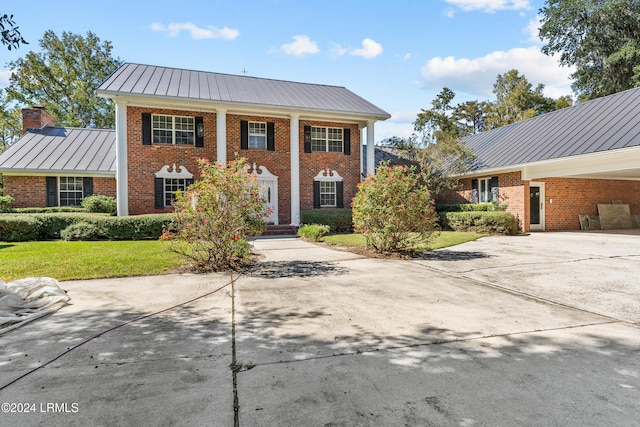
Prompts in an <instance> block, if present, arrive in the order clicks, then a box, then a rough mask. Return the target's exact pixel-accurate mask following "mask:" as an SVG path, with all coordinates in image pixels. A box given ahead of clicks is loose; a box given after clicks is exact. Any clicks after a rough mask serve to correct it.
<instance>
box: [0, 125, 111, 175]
mask: <svg viewBox="0 0 640 427" xmlns="http://www.w3.org/2000/svg"><path fill="white" fill-rule="evenodd" d="M115 170H116V133H115V131H113V130H109V129H82V128H67V127H49V126H46V127H44V128H42V129H35V130H34V129H30V130H29V131H28V132H27V133H26V134H24V135H23V136H22V137H21V138H20V139H19V140H18V141H16V142H15V143H14V144H13V145H11V146H10V147H9V148H7V149H6V150H5V151H4V152H2V154H0V172H17V171H20V172H32V173H39V172H43V173H44V172H69V173H84V174H91V173H99V174H115Z"/></svg>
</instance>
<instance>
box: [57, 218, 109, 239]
mask: <svg viewBox="0 0 640 427" xmlns="http://www.w3.org/2000/svg"><path fill="white" fill-rule="evenodd" d="M60 237H61V238H62V240H85V241H86V240H102V239H104V237H105V236H104V234H102V232H101V230H100V228H98V227H97V226H96V225H95V224H90V223H88V222H76V223H74V224H71V225H70V226H68V227H67V228H65V229H64V230H62V231H61V232H60Z"/></svg>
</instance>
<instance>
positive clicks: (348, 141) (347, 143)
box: [342, 128, 351, 156]
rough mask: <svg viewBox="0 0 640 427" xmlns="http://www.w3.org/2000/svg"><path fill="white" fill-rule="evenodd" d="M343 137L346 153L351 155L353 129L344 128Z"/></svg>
mask: <svg viewBox="0 0 640 427" xmlns="http://www.w3.org/2000/svg"><path fill="white" fill-rule="evenodd" d="M342 137H343V138H344V154H346V155H347V156H349V155H351V129H348V128H344V129H343V130H342Z"/></svg>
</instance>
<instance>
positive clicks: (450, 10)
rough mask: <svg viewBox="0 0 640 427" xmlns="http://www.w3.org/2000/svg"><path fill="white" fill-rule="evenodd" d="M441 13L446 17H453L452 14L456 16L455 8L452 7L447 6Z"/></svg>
mask: <svg viewBox="0 0 640 427" xmlns="http://www.w3.org/2000/svg"><path fill="white" fill-rule="evenodd" d="M442 14H443V15H444V16H446V17H447V18H453V17H454V16H456V10H455V9H454V8H452V7H448V8H446V9H445V10H443V11H442Z"/></svg>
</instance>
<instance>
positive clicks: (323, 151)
mask: <svg viewBox="0 0 640 427" xmlns="http://www.w3.org/2000/svg"><path fill="white" fill-rule="evenodd" d="M314 129H324V130H325V137H324V150H315V149H314V148H313V147H314V144H313V142H314V140H315V141H319V139H317V138H315V139H314V138H313V130H314ZM330 129H332V130H338V131H340V135H341V137H342V138H341V141H340V144H341V147H340V151H330V150H329V139H330V138H329V130H330ZM311 151H315V152H316V153H344V129H342V128H336V127H328V126H311Z"/></svg>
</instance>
